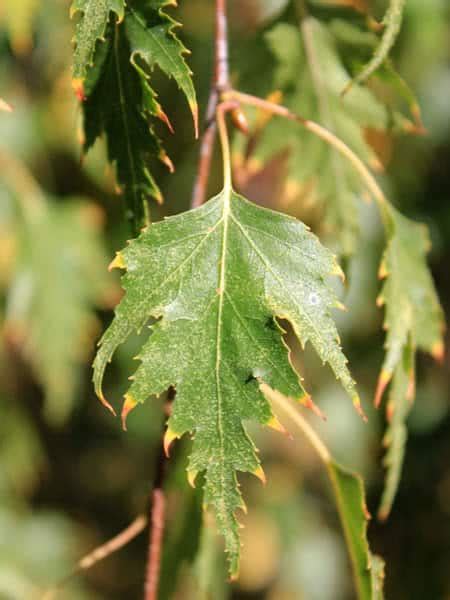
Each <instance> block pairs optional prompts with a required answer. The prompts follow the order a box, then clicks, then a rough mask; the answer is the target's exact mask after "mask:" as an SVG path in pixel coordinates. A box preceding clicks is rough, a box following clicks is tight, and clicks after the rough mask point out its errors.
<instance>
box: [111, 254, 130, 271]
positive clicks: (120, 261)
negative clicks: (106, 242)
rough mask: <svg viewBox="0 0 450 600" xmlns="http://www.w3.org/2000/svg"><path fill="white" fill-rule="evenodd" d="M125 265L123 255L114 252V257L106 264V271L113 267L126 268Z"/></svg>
mask: <svg viewBox="0 0 450 600" xmlns="http://www.w3.org/2000/svg"><path fill="white" fill-rule="evenodd" d="M126 268H127V265H126V264H125V261H124V258H123V255H122V254H121V253H120V252H116V256H115V258H114V259H113V260H112V261H111V262H110V264H109V266H108V271H112V270H113V269H126Z"/></svg>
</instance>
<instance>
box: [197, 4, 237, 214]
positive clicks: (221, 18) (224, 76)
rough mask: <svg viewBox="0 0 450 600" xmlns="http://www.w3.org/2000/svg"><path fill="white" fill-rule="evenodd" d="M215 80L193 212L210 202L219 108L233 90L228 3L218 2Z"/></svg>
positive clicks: (207, 116)
mask: <svg viewBox="0 0 450 600" xmlns="http://www.w3.org/2000/svg"><path fill="white" fill-rule="evenodd" d="M215 21H216V25H215V41H214V48H215V56H214V77H213V81H212V84H211V92H210V95H209V100H208V108H207V111H206V129H205V132H204V134H203V137H202V141H201V146H200V155H199V163H198V168H197V176H196V179H195V184H194V189H193V194H192V201H191V208H197V207H199V206H201V205H202V204H203V203H204V202H205V199H206V192H207V187H208V180H209V173H210V170H211V163H212V156H213V152H214V145H215V140H216V134H217V124H216V121H215V117H216V109H217V105H218V103H219V101H220V95H221V93H222V92H223V91H225V90H228V89H229V88H230V75H229V66H228V64H229V63H228V20H227V5H226V0H216V11H215Z"/></svg>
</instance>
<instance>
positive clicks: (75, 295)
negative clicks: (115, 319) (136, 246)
mask: <svg viewBox="0 0 450 600" xmlns="http://www.w3.org/2000/svg"><path fill="white" fill-rule="evenodd" d="M99 218H100V219H101V214H100V213H99V210H98V208H96V207H95V206H93V205H90V204H88V203H86V202H79V201H73V202H68V203H65V204H63V205H61V204H56V203H55V204H48V205H47V204H45V205H43V206H42V209H41V210H40V211H38V212H37V213H36V214H35V215H34V218H33V219H32V220H28V221H27V222H25V223H24V225H23V229H22V231H21V232H20V233H19V236H20V238H19V239H20V254H21V256H20V258H19V260H18V264H17V267H16V270H15V276H14V279H13V282H12V284H11V288H10V290H9V294H8V305H7V314H6V323H5V332H6V335H8V336H9V337H10V339H11V340H12V341H13V342H15V343H17V344H18V345H20V347H22V349H23V352H24V355H25V356H26V358H27V360H28V361H29V362H30V364H31V366H32V368H33V371H34V373H35V376H36V379H37V380H38V381H40V382H41V383H42V384H43V386H44V389H45V394H46V414H47V417H48V418H49V419H50V420H51V421H53V422H61V421H63V420H64V419H65V418H66V417H67V416H68V414H69V412H70V410H71V408H72V401H73V397H74V392H75V391H76V389H77V386H78V383H79V376H80V369H79V367H80V365H81V364H82V363H83V362H84V361H85V360H86V359H87V357H88V356H89V352H90V341H91V340H93V337H94V335H95V333H96V330H97V320H96V318H95V315H94V313H93V308H94V307H95V306H106V305H110V304H111V303H112V300H113V299H114V298H113V297H111V294H112V293H113V295H114V292H113V289H114V288H113V287H112V286H111V282H110V280H109V278H108V277H107V272H106V265H107V260H106V251H105V249H104V247H103V243H102V240H101V235H100V222H99Z"/></svg>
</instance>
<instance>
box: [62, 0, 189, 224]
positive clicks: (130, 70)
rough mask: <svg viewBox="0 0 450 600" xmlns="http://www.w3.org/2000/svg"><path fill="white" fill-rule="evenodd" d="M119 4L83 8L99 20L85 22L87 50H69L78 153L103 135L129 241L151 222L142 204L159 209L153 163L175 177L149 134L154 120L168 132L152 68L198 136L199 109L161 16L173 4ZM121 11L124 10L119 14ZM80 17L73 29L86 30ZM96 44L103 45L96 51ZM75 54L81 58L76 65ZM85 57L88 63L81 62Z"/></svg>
mask: <svg viewBox="0 0 450 600" xmlns="http://www.w3.org/2000/svg"><path fill="white" fill-rule="evenodd" d="M86 1H87V0H76V2H75V4H74V7H75V8H74V7H73V8H72V11H73V12H74V11H75V12H80V11H81V10H82V9H81V8H79V6H80V5H81V6H84V3H85V2H86ZM119 2H120V0H109V3H105V2H104V0H97V1H96V2H93V3H92V0H91V2H88V5H89V9H90V10H91V12H94V13H95V15H96V16H97V17H98V18H97V19H91V23H90V25H89V27H90V29H89V36H88V35H87V34H86V36H87V37H88V38H89V40H90V42H91V43H90V45H89V44H86V43H85V44H81V43H80V42H79V41H78V42H77V45H76V47H75V57H74V61H75V62H74V78H75V79H74V86H75V89H76V91H77V93H78V96H79V97H80V99H82V100H84V102H83V112H84V128H85V144H84V148H85V150H86V151H87V150H89V148H90V147H91V146H92V145H93V143H94V142H95V140H96V139H97V138H98V137H100V136H101V135H102V134H106V143H107V148H108V158H109V160H110V161H111V162H113V163H114V164H115V166H116V174H117V181H118V184H119V186H118V187H119V188H120V189H121V191H122V192H123V194H124V199H125V204H126V206H127V217H128V219H129V220H130V222H131V224H132V230H133V233H137V232H138V231H139V230H140V229H141V228H142V227H144V226H145V225H147V224H148V222H149V214H148V205H147V201H148V199H149V198H153V199H154V200H156V201H157V202H162V195H161V192H160V190H159V188H158V186H157V184H156V182H155V180H154V177H153V175H152V173H151V170H150V168H151V167H150V165H151V161H152V160H154V159H159V160H161V161H162V162H164V163H165V164H166V166H167V167H168V168H169V169H170V170H173V165H172V162H171V161H170V159H169V157H168V156H167V154H166V153H165V151H164V150H163V148H162V145H161V142H160V140H159V138H158V136H157V135H156V133H155V131H154V129H153V123H154V120H155V119H160V120H162V121H163V122H164V123H165V124H166V125H167V126H168V128H169V129H170V130H171V131H172V126H171V124H170V121H169V119H168V117H167V115H166V114H165V112H164V111H163V109H162V107H161V105H160V104H159V102H158V101H157V93H156V91H155V90H154V88H153V87H152V80H151V79H152V77H151V75H152V71H153V69H154V67H155V66H156V65H157V66H158V67H160V68H161V69H162V71H163V72H164V73H165V74H166V75H168V76H169V77H173V78H174V80H175V81H176V82H177V84H178V86H179V88H180V89H181V90H182V91H183V92H184V94H185V95H186V98H187V100H188V104H189V107H190V109H191V112H192V115H193V119H194V125H195V132H196V134H197V129H198V122H197V121H198V114H197V101H196V96H195V89H194V86H193V83H192V73H191V71H190V69H189V67H188V65H187V63H186V61H185V60H184V56H183V55H184V54H186V53H187V52H188V51H187V50H186V48H185V47H184V46H183V44H182V43H181V41H180V40H179V39H178V38H177V36H176V35H175V32H174V29H175V27H176V26H178V24H177V23H176V22H175V21H174V20H173V19H171V18H170V17H169V16H168V15H167V14H166V13H165V12H164V11H163V8H164V7H165V6H168V5H169V4H172V3H171V2H169V1H167V0H149V1H148V2H141V3H135V4H133V5H131V4H128V5H127V6H126V7H125V9H124V10H123V5H121V4H119ZM91 5H92V6H91ZM119 6H122V10H120V11H119ZM111 7H115V10H114V11H113V12H115V13H116V14H117V20H116V23H114V24H113V23H111V22H109V21H108V15H109V14H110V13H111V11H112V10H113V9H112V8H111ZM75 9H76V10H75ZM84 15H85V17H84V19H82V20H81V21H80V22H79V24H78V27H88V25H83V24H84V22H85V20H86V19H87V16H88V11H87V9H86V12H85V13H84ZM96 23H97V25H96ZM75 37H76V39H77V36H75ZM78 37H79V36H78ZM98 39H102V40H107V41H108V43H102V44H96V40H98ZM87 47H89V51H88V50H87V49H86V48H87ZM80 53H83V55H82V57H81V58H80ZM87 54H88V56H89V60H87V59H86V58H85V56H86V55H87ZM88 67H89V68H88Z"/></svg>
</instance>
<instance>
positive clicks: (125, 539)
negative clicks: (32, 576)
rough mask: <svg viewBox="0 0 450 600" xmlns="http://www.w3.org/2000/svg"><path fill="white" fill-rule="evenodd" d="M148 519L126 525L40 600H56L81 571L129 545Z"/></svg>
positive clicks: (90, 553) (87, 555)
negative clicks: (58, 594) (57, 595)
mask: <svg viewBox="0 0 450 600" xmlns="http://www.w3.org/2000/svg"><path fill="white" fill-rule="evenodd" d="M147 523H148V519H147V517H146V516H145V515H139V516H138V517H136V519H135V520H134V521H133V522H132V523H131V524H130V525H128V527H126V528H125V529H124V530H123V531H121V532H120V533H118V534H117V535H116V536H114V537H113V538H111V539H110V540H108V541H107V542H105V543H104V544H102V545H101V546H98V547H97V548H95V549H94V550H92V552H89V554H86V556H83V558H81V559H80V560H79V561H78V563H77V564H76V566H75V568H74V569H73V571H72V572H71V573H69V574H68V575H67V576H66V577H64V579H62V580H61V581H60V582H58V583H57V584H56V585H55V586H53V587H52V588H51V589H49V590H47V592H45V593H44V594H43V596H42V600H53V599H54V598H56V594H57V593H58V592H60V591H61V589H62V588H63V587H64V586H65V585H66V584H67V583H68V582H69V581H70V580H71V579H72V578H73V577H75V575H77V574H78V573H80V572H81V571H87V570H88V569H91V568H92V567H93V566H94V565H96V564H97V563H98V562H100V561H102V560H104V559H105V558H108V556H110V555H111V554H114V552H117V551H118V550H120V549H121V548H123V547H124V546H126V545H127V544H129V543H130V542H131V541H132V540H134V538H135V537H137V536H138V535H139V534H140V533H141V532H142V531H144V529H145V528H146V527H147Z"/></svg>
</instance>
